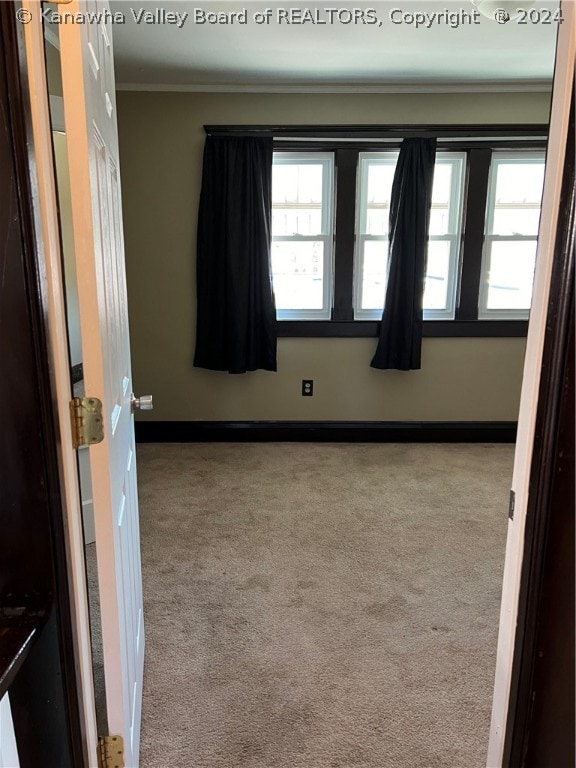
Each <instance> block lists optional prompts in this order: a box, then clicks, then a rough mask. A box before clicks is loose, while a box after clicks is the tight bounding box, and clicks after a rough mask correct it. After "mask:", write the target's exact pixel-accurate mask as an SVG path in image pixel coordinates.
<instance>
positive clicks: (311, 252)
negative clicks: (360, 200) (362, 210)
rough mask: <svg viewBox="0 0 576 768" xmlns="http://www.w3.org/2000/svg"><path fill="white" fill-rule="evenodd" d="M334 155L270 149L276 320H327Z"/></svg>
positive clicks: (329, 313)
mask: <svg viewBox="0 0 576 768" xmlns="http://www.w3.org/2000/svg"><path fill="white" fill-rule="evenodd" d="M333 179H334V155H333V153H331V152H316V153H314V152H306V153H305V154H302V153H296V152H274V162H273V166H272V278H273V282H274V294H275V297H276V314H277V317H278V319H279V320H329V319H330V315H331V308H332V247H333V246H332V241H333V234H332V232H333V224H332V221H333V204H332V202H333V198H334V187H333V184H334V182H333Z"/></svg>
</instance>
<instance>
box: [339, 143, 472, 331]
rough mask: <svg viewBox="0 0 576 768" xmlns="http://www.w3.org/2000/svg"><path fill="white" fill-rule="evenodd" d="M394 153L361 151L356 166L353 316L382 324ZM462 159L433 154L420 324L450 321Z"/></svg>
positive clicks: (449, 154)
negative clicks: (422, 317)
mask: <svg viewBox="0 0 576 768" xmlns="http://www.w3.org/2000/svg"><path fill="white" fill-rule="evenodd" d="M397 160H398V152H361V153H360V157H359V165H358V190H357V212H356V253H355V264H354V274H355V286H354V299H355V303H354V317H355V319H356V320H372V319H378V320H379V319H380V318H381V316H382V311H383V308H384V299H385V296H386V281H387V274H388V220H389V216H390V198H391V195H392V182H393V180H394V171H395V169H396V162H397ZM465 168H466V155H465V153H463V152H437V153H436V162H435V166H434V183H433V188H432V208H431V212H430V226H429V229H428V256H427V271H426V279H425V284H424V297H423V306H424V319H426V320H440V319H443V320H452V319H454V313H455V307H456V287H457V273H458V255H459V250H460V241H461V237H462V190H463V186H464V173H465Z"/></svg>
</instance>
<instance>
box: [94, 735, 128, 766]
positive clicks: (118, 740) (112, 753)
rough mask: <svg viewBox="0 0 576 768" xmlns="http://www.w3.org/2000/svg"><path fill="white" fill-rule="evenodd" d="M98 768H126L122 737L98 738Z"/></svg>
mask: <svg viewBox="0 0 576 768" xmlns="http://www.w3.org/2000/svg"><path fill="white" fill-rule="evenodd" d="M98 768H124V740H123V738H122V736H99V737H98Z"/></svg>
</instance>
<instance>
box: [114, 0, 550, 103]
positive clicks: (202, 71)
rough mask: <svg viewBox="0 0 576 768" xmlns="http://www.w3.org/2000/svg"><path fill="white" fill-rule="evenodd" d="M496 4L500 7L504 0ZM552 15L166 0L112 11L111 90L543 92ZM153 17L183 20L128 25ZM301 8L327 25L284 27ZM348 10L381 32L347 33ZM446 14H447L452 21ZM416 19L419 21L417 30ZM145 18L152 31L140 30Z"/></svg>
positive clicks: (426, 5) (461, 2)
mask: <svg viewBox="0 0 576 768" xmlns="http://www.w3.org/2000/svg"><path fill="white" fill-rule="evenodd" d="M500 5H503V6H505V5H506V2H505V0H503V1H502V2H500ZM515 5H516V3H514V6H515ZM525 5H527V6H529V5H530V3H525ZM557 7H558V2H550V1H548V0H541V1H540V2H538V3H537V6H536V5H535V6H533V9H536V13H533V15H532V18H533V19H539V23H538V22H537V23H527V24H519V23H518V20H511V21H509V22H508V23H506V24H498V23H496V21H494V20H493V19H489V18H485V17H484V16H480V15H479V16H478V17H477V23H472V24H471V23H467V21H466V20H467V19H470V18H472V16H471V14H472V13H473V12H474V6H473V5H472V4H471V2H470V0H458V1H457V2H454V1H453V0H444V2H431V1H430V0H419V2H410V1H406V0H396V2H372V3H366V2H353V3H341V4H340V5H338V4H337V3H333V2H332V3H309V4H305V3H301V2H295V3H286V2H276V1H275V0H272V1H271V2H219V1H218V0H204V2H203V4H202V5H201V6H199V5H196V4H195V3H193V2H181V1H178V2H175V1H174V0H167V1H166V2H163V3H160V2H158V3H156V2H146V0H144V2H140V4H138V3H137V2H124V1H113V2H112V3H111V9H112V11H113V12H118V13H121V14H123V18H124V19H125V23H123V24H119V23H116V24H114V25H113V34H114V48H115V61H116V81H117V84H118V87H119V88H136V89H160V88H163V89H164V88H169V89H176V90H178V89H183V90H184V89H191V90H212V89H216V90H271V89H272V90H274V89H278V90H290V89H293V90H319V91H320V90H330V89H333V90H338V89H340V90H362V89H364V90H387V89H388V90H394V89H398V90H418V89H422V88H426V89H430V88H431V87H432V88H434V87H437V88H439V89H448V90H450V89H455V90H475V89H478V90H485V89H494V90H522V89H526V90H534V89H536V90H537V89H547V88H548V87H549V86H550V83H551V80H552V74H553V65H554V47H555V39H556V29H557V25H556V23H554V22H553V23H550V24H545V23H543V22H544V21H545V20H546V18H545V17H546V16H547V13H545V12H544V13H543V12H542V9H547V10H549V11H552V12H553V11H554V10H556V9H557ZM158 8H160V11H162V10H164V11H167V12H171V13H174V14H181V15H183V14H186V13H187V14H188V16H187V17H186V20H185V21H184V22H183V23H182V22H180V28H179V26H178V25H177V24H168V23H158V22H161V21H162V17H160V16H158V15H152V16H147V17H146V16H145V15H144V14H143V15H142V16H141V18H140V23H137V21H136V19H135V18H134V17H135V15H138V14H140V13H141V12H142V11H144V12H146V13H150V14H157V12H158ZM306 8H308V9H310V11H311V12H312V17H313V18H315V19H318V20H321V21H322V20H323V21H326V22H327V23H325V24H318V23H312V22H306V23H300V24H295V23H292V24H288V23H286V21H285V19H286V14H289V13H292V12H293V11H292V9H299V10H300V11H304V9H306ZM330 8H331V9H336V10H333V11H332V12H329V11H328V10H327V9H330ZM354 8H355V9H358V11H363V12H364V14H365V15H364V19H365V20H366V21H368V20H370V19H371V18H374V17H376V18H377V19H378V23H376V24H367V23H366V24H363V23H361V17H360V14H359V13H358V14H357V20H358V23H356V24H355V23H354V22H353V21H352V22H350V23H345V22H346V20H348V19H349V18H350V13H349V12H350V10H351V9H354ZM195 9H200V10H201V11H204V12H206V13H209V12H210V13H214V14H231V13H236V14H238V13H239V12H243V11H245V16H244V14H243V13H242V15H241V16H240V17H239V18H240V20H243V19H244V18H245V19H246V21H247V23H245V24H241V23H238V17H236V18H235V20H234V22H233V23H227V24H226V23H217V24H209V23H205V24H198V23H195V21H194V12H195ZM266 9H270V15H271V19H270V22H269V23H263V24H257V23H256V22H255V20H254V14H257V13H260V14H262V13H265V12H266ZM369 9H373V10H372V13H370V14H369V13H368V10H369ZM447 11H448V12H449V13H450V14H453V15H452V16H451V17H450V19H451V23H447V17H446V15H445V14H446V12H447ZM338 12H339V13H338ZM442 12H444V15H443V16H438V15H436V16H434V14H441V13H442ZM416 13H420V14H426V16H425V17H424V19H425V20H424V22H423V23H421V24H420V26H418V27H417V26H416V23H414V20H413V19H414V18H415V17H414V14H416ZM279 14H280V18H281V19H282V22H281V23H279V21H278V16H279ZM410 14H412V16H411V15H410ZM536 14H539V15H536ZM295 15H297V14H295ZM330 17H332V23H330ZM118 18H121V17H118ZM145 18H147V19H151V18H153V19H155V20H156V23H146V21H145ZM218 18H219V20H220V22H222V21H224V20H225V19H228V20H230V19H231V17H230V16H223V15H220V16H219V17H218ZM421 18H422V17H421ZM393 21H396V22H401V23H393ZM411 21H412V23H411Z"/></svg>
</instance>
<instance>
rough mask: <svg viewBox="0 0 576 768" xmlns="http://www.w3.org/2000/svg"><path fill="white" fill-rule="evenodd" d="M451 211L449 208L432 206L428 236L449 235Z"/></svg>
mask: <svg viewBox="0 0 576 768" xmlns="http://www.w3.org/2000/svg"><path fill="white" fill-rule="evenodd" d="M449 216H450V209H449V208H448V206H447V205H446V206H435V205H434V204H432V209H431V211H430V225H429V227H428V234H430V235H447V234H448V233H449V232H450V219H449Z"/></svg>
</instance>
